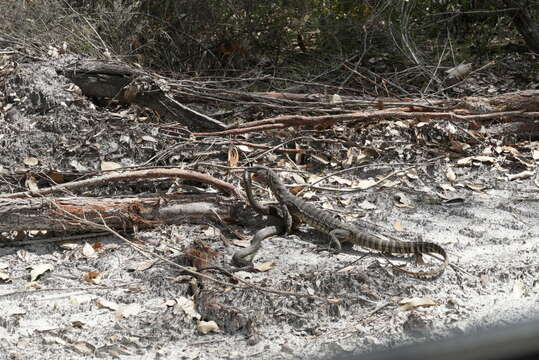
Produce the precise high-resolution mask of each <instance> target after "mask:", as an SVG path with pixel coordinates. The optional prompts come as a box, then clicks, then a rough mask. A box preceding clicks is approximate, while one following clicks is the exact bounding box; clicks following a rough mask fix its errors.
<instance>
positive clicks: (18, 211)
mask: <svg viewBox="0 0 539 360" xmlns="http://www.w3.org/2000/svg"><path fill="white" fill-rule="evenodd" d="M241 204H242V202H239V201H237V200H235V199H233V198H229V197H225V196H222V195H217V194H169V195H166V196H164V195H159V196H158V195H156V196H152V197H144V198H140V197H124V198H121V199H118V198H116V199H114V198H88V197H64V198H55V197H41V198H23V199H20V198H19V199H0V218H1V219H2V221H1V222H0V232H10V231H26V230H48V231H66V232H72V231H77V232H78V231H88V230H95V226H92V223H97V224H103V222H105V223H106V225H107V226H109V227H111V228H113V229H118V230H131V229H132V228H133V227H134V226H135V227H137V228H148V227H154V226H159V225H163V224H179V223H185V222H201V221H203V222H208V221H232V220H234V219H236V218H237V217H238V216H241V215H239V212H241V211H245V210H242V206H241Z"/></svg>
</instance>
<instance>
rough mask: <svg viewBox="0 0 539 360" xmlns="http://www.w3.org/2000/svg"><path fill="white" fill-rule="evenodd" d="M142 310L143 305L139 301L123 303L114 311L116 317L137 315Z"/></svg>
mask: <svg viewBox="0 0 539 360" xmlns="http://www.w3.org/2000/svg"><path fill="white" fill-rule="evenodd" d="M141 310H142V308H141V306H140V305H139V304H137V303H132V304H122V305H120V306H119V307H118V310H116V312H115V313H114V317H115V318H116V319H121V318H126V317H129V316H135V315H138V314H139V313H140V311H141Z"/></svg>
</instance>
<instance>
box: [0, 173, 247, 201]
mask: <svg viewBox="0 0 539 360" xmlns="http://www.w3.org/2000/svg"><path fill="white" fill-rule="evenodd" d="M170 177H173V178H182V179H188V180H196V181H200V182H202V183H206V184H210V185H214V186H215V187H217V188H219V189H221V190H223V191H224V192H226V193H228V194H230V195H232V196H234V197H235V198H237V199H240V200H242V199H243V198H242V196H241V195H240V193H239V192H238V190H237V189H236V188H235V187H234V185H232V184H229V183H227V182H225V181H222V180H219V179H216V178H214V177H213V176H210V175H208V174H202V173H199V172H196V171H189V170H181V169H169V168H156V169H148V170H133V171H114V172H112V173H109V174H106V175H103V176H98V177H93V178H90V179H85V180H80V181H73V182H70V183H65V184H60V185H56V186H52V187H49V188H45V189H39V190H35V191H24V192H19V193H13V194H2V195H0V199H18V198H26V197H32V196H43V195H48V194H52V193H55V192H63V191H68V190H75V189H79V188H82V187H91V186H97V185H100V184H106V183H110V182H114V181H120V180H138V179H155V178H170Z"/></svg>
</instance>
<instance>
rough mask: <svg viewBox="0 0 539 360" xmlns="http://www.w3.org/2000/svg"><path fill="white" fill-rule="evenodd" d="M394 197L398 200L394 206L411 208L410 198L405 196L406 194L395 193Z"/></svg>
mask: <svg viewBox="0 0 539 360" xmlns="http://www.w3.org/2000/svg"><path fill="white" fill-rule="evenodd" d="M395 199H396V200H397V201H398V203H396V204H395V206H397V207H400V208H413V205H412V200H410V198H409V197H408V196H406V194H404V193H397V194H395Z"/></svg>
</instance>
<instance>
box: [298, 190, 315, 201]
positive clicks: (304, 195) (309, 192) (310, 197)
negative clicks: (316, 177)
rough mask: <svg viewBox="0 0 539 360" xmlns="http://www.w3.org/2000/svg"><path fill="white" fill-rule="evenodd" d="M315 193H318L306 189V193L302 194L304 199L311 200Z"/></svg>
mask: <svg viewBox="0 0 539 360" xmlns="http://www.w3.org/2000/svg"><path fill="white" fill-rule="evenodd" d="M315 195H316V193H315V192H314V191H305V192H304V193H302V194H301V197H302V198H304V199H307V200H310V199H312V198H313V197H314V196H315Z"/></svg>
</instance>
